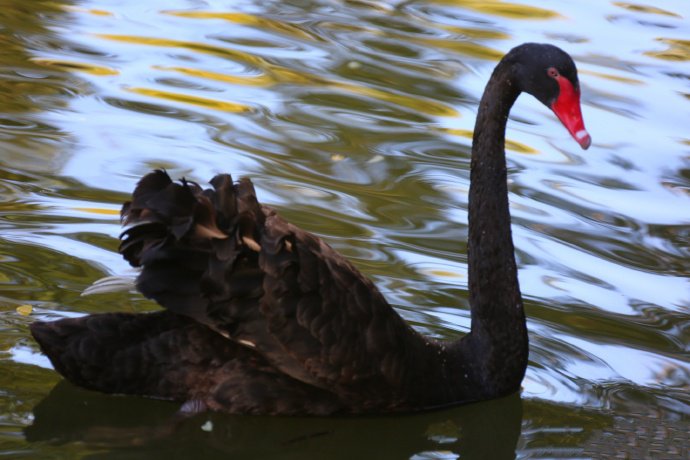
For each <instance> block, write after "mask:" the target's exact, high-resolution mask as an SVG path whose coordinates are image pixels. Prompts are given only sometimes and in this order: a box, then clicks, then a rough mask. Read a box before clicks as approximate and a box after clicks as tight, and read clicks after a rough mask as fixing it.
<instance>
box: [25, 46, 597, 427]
mask: <svg viewBox="0 0 690 460" xmlns="http://www.w3.org/2000/svg"><path fill="white" fill-rule="evenodd" d="M523 90H525V91H528V92H530V93H532V94H534V95H535V96H536V97H538V98H539V99H540V100H542V102H544V103H545V104H547V105H549V106H550V107H552V108H553V109H554V111H555V112H556V114H557V115H558V116H559V118H560V119H561V120H562V121H563V123H564V124H565V125H566V127H567V128H568V129H569V130H570V132H571V134H573V136H574V137H575V138H576V139H577V140H578V142H580V144H581V145H582V146H583V148H587V147H588V146H589V135H587V133H586V131H584V126H583V124H582V119H581V115H580V107H579V87H578V81H577V74H576V71H575V66H574V64H573V62H572V60H571V59H570V57H569V56H568V55H567V54H565V53H564V52H563V51H561V50H559V49H558V48H555V47H553V46H549V45H536V44H527V45H522V46H520V47H517V48H515V49H513V50H512V51H511V52H510V53H509V54H508V55H506V57H505V58H504V59H503V60H502V61H501V62H500V63H499V64H498V66H497V67H496V70H495V71H494V73H493V75H492V77H491V80H490V82H489V84H488V85H487V89H486V91H485V93H484V96H483V98H482V101H481V104H480V108H479V113H478V115H477V125H476V128H475V135H474V142H473V149H472V172H471V187H470V204H469V224H470V228H469V254H468V256H469V288H470V304H471V310H472V330H471V332H470V333H469V334H467V335H466V336H465V337H463V338H461V339H460V340H457V341H453V342H437V341H434V340H431V339H429V338H426V337H424V336H422V335H420V334H419V333H417V332H416V331H414V330H413V329H412V328H411V327H410V326H409V325H408V324H406V323H405V322H404V321H403V320H402V318H401V317H400V316H398V314H397V313H396V312H395V311H394V310H393V308H391V306H390V305H389V304H388V303H387V302H386V300H385V299H384V298H383V296H382V295H381V293H380V292H379V291H378V290H377V289H376V287H375V286H374V285H373V284H372V283H371V282H370V281H369V280H368V279H367V278H365V277H364V276H363V275H362V274H361V273H360V272H359V271H358V270H357V269H356V268H355V267H354V266H353V265H352V264H350V263H349V262H348V261H347V260H346V259H345V258H343V257H342V256H341V255H339V254H338V253H336V252H335V251H334V250H333V249H332V248H331V247H330V246H328V245H327V244H326V243H325V242H323V241H322V240H320V239H319V238H317V237H315V236H314V235H312V234H310V233H307V232H305V231H303V230H301V229H299V228H297V227H295V226H293V225H291V224H289V223H287V222H286V221H285V220H283V219H282V218H281V217H280V216H279V215H278V214H277V213H276V212H275V211H274V210H272V209H271V208H268V207H266V206H262V205H260V204H259V203H258V201H257V200H256V196H255V193H254V188H253V186H252V184H251V182H250V181H249V180H246V179H243V180H241V181H240V182H239V183H237V184H233V182H232V179H231V178H230V176H227V175H219V176H216V177H215V178H214V179H213V180H212V181H211V184H212V186H213V188H212V189H208V190H202V189H201V188H200V187H199V186H198V185H196V184H193V183H189V182H185V181H182V182H181V183H174V182H172V181H171V180H170V178H169V177H168V176H167V174H166V173H164V172H162V171H156V172H153V173H151V174H149V175H147V176H146V177H144V178H143V179H142V180H141V181H140V182H139V184H138V186H137V188H136V190H135V191H134V194H133V197H132V201H131V202H128V203H126V204H125V205H124V207H123V210H122V216H123V221H124V222H125V223H126V224H129V227H128V229H127V230H126V231H125V232H124V234H123V237H122V243H121V245H120V252H121V253H122V254H123V256H124V257H125V258H126V259H127V260H128V261H129V262H130V263H131V264H132V265H134V266H140V267H142V268H143V270H142V273H141V275H140V276H139V278H138V281H137V287H138V289H139V290H140V291H141V292H142V293H143V294H144V295H145V296H147V297H149V298H152V299H154V300H156V301H157V302H158V303H159V304H160V305H162V306H163V307H165V310H163V311H159V312H155V313H148V314H125V313H109V314H99V315H90V316H86V317H82V318H76V319H63V320H60V321H56V322H50V323H45V322H38V321H37V322H35V323H33V324H32V326H31V330H32V333H33V335H34V337H35V338H36V340H37V341H38V342H39V344H40V345H41V348H42V350H43V351H44V352H45V353H46V354H47V355H48V357H49V358H50V360H51V361H52V363H53V365H54V366H55V369H56V370H57V371H58V372H60V373H61V374H63V375H64V376H65V377H66V378H67V379H69V380H70V381H72V382H74V383H75V384H77V385H80V386H83V387H86V388H90V389H94V390H98V391H104V392H108V393H122V394H136V395H143V396H150V397H156V398H164V399H171V400H177V401H184V402H186V403H187V405H186V407H187V408H188V409H194V410H199V409H211V410H219V411H226V412H231V413H254V414H257V413H263V414H314V415H326V414H334V413H380V412H394V411H414V410H422V409H430V408H436V407H443V406H447V405H451V404H458V403H464V402H469V401H477V400H482V399H488V398H494V397H498V396H502V395H506V394H509V393H512V392H514V391H517V390H518V388H519V386H520V382H521V380H522V378H523V376H524V373H525V369H526V367H527V357H528V343H527V329H526V325H525V317H524V311H523V307H522V301H521V297H520V291H519V287H518V281H517V269H516V265H515V259H514V254H513V243H512V238H511V232H510V215H509V210H508V194H507V185H506V164H505V153H504V149H503V145H504V135H505V126H506V122H507V118H508V112H509V110H510V107H511V106H512V104H513V102H514V101H515V99H516V98H517V96H518V94H519V93H520V92H521V91H523ZM559 104H560V105H559Z"/></svg>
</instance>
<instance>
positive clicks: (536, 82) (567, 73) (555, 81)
mask: <svg viewBox="0 0 690 460" xmlns="http://www.w3.org/2000/svg"><path fill="white" fill-rule="evenodd" d="M506 59H508V60H509V61H510V62H511V63H512V66H513V69H514V72H515V73H514V75H515V76H516V82H517V84H518V85H519V87H520V90H522V91H525V92H527V93H530V94H531V95H533V96H534V97H536V98H537V99H539V100H540V101H541V102H542V103H543V104H544V105H545V106H547V107H548V108H550V109H551V110H553V112H554V113H555V114H556V116H557V117H558V119H559V120H561V123H563V126H565V128H566V129H567V130H568V132H569V133H570V135H571V136H573V138H574V139H575V140H576V141H577V142H578V143H579V144H580V146H581V147H582V148H583V149H587V148H588V147H589V145H590V144H591V143H592V138H591V137H590V136H589V133H588V132H587V130H586V129H585V122H584V121H583V119H582V111H581V109H580V83H579V82H578V79H577V69H576V68H575V63H574V62H573V60H572V58H571V57H570V56H569V55H568V53H566V52H565V51H563V50H562V49H560V48H557V47H555V46H553V45H546V44H540V43H525V44H524V45H520V46H518V47H515V48H513V49H512V50H511V51H510V53H508V54H507V55H506Z"/></svg>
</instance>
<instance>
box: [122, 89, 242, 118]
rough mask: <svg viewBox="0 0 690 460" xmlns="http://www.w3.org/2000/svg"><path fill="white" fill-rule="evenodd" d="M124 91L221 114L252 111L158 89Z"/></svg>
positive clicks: (208, 99)
mask: <svg viewBox="0 0 690 460" xmlns="http://www.w3.org/2000/svg"><path fill="white" fill-rule="evenodd" d="M125 90H127V91H129V92H131V93H136V94H141V95H144V96H149V97H155V98H159V99H166V100H169V101H174V102H182V103H184V104H191V105H196V106H198V107H203V108H206V109H213V110H220V111H222V112H232V113H241V112H249V111H251V110H252V108H251V107H250V106H248V105H245V104H240V103H237V102H229V101H219V100H217V99H211V98H206V97H199V96H192V95H189V94H181V93H173V92H171V91H162V90H159V89H152V88H137V87H134V88H125Z"/></svg>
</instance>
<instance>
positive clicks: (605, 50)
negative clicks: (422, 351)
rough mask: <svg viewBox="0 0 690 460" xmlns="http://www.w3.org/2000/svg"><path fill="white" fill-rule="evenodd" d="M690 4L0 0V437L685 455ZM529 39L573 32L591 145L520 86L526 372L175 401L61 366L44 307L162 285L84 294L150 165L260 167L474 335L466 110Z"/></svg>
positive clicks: (11, 450) (86, 450)
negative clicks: (330, 394) (279, 413)
mask: <svg viewBox="0 0 690 460" xmlns="http://www.w3.org/2000/svg"><path fill="white" fill-rule="evenodd" d="M689 19H690V5H688V4H687V2H686V1H684V0H667V1H665V2H662V4H661V6H651V5H647V4H644V3H630V2H611V1H608V2H601V1H595V0H585V1H580V2H567V1H551V2H546V1H533V2H520V1H515V2H508V1H481V2H479V1H467V0H466V1H460V2H451V1H445V0H437V1H433V0H428V1H421V0H420V1H406V2H383V1H381V2H379V1H366V0H365V1H325V0H323V1H319V0H299V1H298V0H292V1H250V0H247V1H238V2H214V1H191V0H189V1H183V0H173V1H166V2H161V1H146V2H126V1H120V2H99V1H95V0H94V1H38V0H35V1H33V2H30V3H27V2H24V1H20V0H8V1H6V2H4V4H3V7H2V8H1V9H0V44H1V45H2V48H3V52H2V53H0V149H1V151H2V154H1V155H0V196H2V199H0V260H1V261H2V263H1V264H0V408H2V410H1V411H0V456H6V457H11V458H21V457H27V458H36V457H46V456H51V457H53V458H75V457H85V456H93V457H94V458H111V457H115V458H165V457H170V456H175V455H178V456H184V455H185V453H187V454H189V455H191V454H198V453H202V454H205V455H206V456H208V457H214V456H219V457H220V456H227V455H229V454H232V455H235V456H237V457H243V458H244V457H247V458H257V457H261V458H264V457H281V458H283V457H286V456H287V457H294V458H307V457H313V458H340V457H342V458H352V456H353V455H359V456H363V457H370V458H415V459H419V458H513V457H517V458H605V457H606V455H611V456H613V455H616V454H619V453H627V454H628V455H629V456H630V457H631V458H644V456H645V455H647V454H648V455H649V456H650V458H679V459H680V458H688V457H689V456H690V452H689V450H688V449H689V447H688V446H690V396H689V394H690V393H689V391H690V384H689V383H688V382H690V345H689V343H690V282H689V280H688V274H689V272H690V263H689V262H688V260H690V244H688V240H689V239H690V131H689V130H688V120H689V119H690V22H689ZM525 41H539V42H550V43H553V44H555V45H558V46H560V47H562V48H564V49H565V50H567V51H568V52H569V53H570V54H571V55H572V56H573V57H574V59H575V61H576V63H577V65H578V68H579V70H580V80H581V85H582V99H583V100H582V102H583V113H584V117H585V121H586V124H587V127H588V129H589V131H590V133H591V134H592V137H593V140H594V143H593V145H592V147H591V148H590V150H588V151H586V152H583V151H581V150H580V148H579V146H578V145H577V144H576V143H575V142H573V141H572V139H570V138H569V135H568V134H567V132H566V131H565V130H564V129H563V128H562V127H561V126H560V124H559V122H558V121H557V120H556V119H555V117H553V115H552V114H551V113H550V112H549V110H547V109H546V108H544V107H542V106H541V105H540V104H539V103H538V102H537V101H535V100H533V99H531V98H530V97H528V96H523V97H522V98H520V99H519V101H518V103H517V104H516V106H515V107H514V109H513V112H512V116H511V120H510V123H509V129H508V134H507V137H508V164H509V172H510V184H509V189H510V200H511V212H512V215H513V234H514V238H515V246H516V251H517V257H518V265H519V270H520V283H521V288H522V291H523V294H524V298H525V302H526V308H527V314H528V317H529V320H528V328H529V331H530V341H531V354H530V366H529V369H528V371H527V376H526V378H525V381H524V383H523V391H522V393H521V395H520V397H513V398H507V399H505V400H499V401H494V402H489V403H482V404H476V405H471V406H467V407H460V408H457V409H454V410H451V411H441V412H436V413H429V414H422V415H418V416H409V417H373V418H365V419H355V420H352V419H334V420H330V419H329V420H327V421H324V420H313V419H271V418H262V417H228V416H222V415H217V414H214V415H203V416H200V417H198V418H195V419H192V420H186V421H177V420H175V419H174V417H173V414H174V412H175V410H176V409H177V407H176V406H175V405H174V404H168V403H161V402H155V401H146V400H141V399H138V398H116V397H104V396H100V395H96V394H93V393H90V392H86V391H82V390H78V389H74V388H72V387H70V386H69V385H66V384H64V383H63V384H60V385H58V386H55V385H56V383H57V382H58V381H59V380H60V378H59V377H58V375H57V374H56V373H55V372H54V371H53V370H52V369H51V368H50V365H49V363H48V361H47V360H46V359H45V358H44V357H42V356H40V355H39V354H38V352H37V346H36V344H35V343H34V342H33V341H32V340H31V339H30V338H29V334H28V324H30V322H31V321H33V320H35V319H53V318H58V317H64V316H74V315H81V314H84V313H91V312H99V311H144V310H150V309H154V308H156V307H155V305H152V304H151V303H149V302H147V301H145V300H144V299H142V298H141V297H140V296H138V295H136V294H109V295H106V296H100V297H80V293H81V291H82V290H83V289H84V288H85V287H86V286H88V285H89V284H90V283H91V282H92V281H94V280H95V279H97V278H99V277H102V276H105V275H110V274H117V275H121V274H127V273H129V268H128V266H127V264H126V263H125V262H124V261H123V260H121V258H120V256H119V255H118V254H117V252H116V247H117V240H116V237H117V235H118V234H119V231H120V227H119V222H118V212H119V207H120V204H121V202H122V201H123V200H125V199H126V198H127V196H128V193H129V192H130V191H131V190H132V189H133V187H134V185H135V183H136V181H137V180H138V178H139V177H140V176H141V175H143V174H145V173H146V172H147V171H149V170H150V169H152V168H166V169H167V170H168V171H169V173H170V174H171V175H172V176H177V177H180V176H186V177H188V178H190V179H193V180H197V181H199V182H204V181H206V180H208V179H209V178H210V177H211V176H212V175H213V174H215V173H219V172H231V173H232V174H233V175H234V177H240V176H245V175H246V176H251V177H252V179H253V181H254V183H255V184H256V186H257V189H258V193H259V196H260V199H261V200H262V201H263V202H265V203H268V204H271V205H273V206H274V207H276V208H277V209H279V211H280V212H281V213H282V214H283V215H284V216H285V217H287V218H288V219H289V220H290V221H292V222H293V223H295V224H297V225H300V226H302V227H303V228H305V229H308V230H310V231H312V232H315V233H317V234H319V235H320V236H322V237H323V238H325V239H326V240H327V241H328V242H329V243H330V244H331V245H333V246H334V247H335V248H336V249H338V250H339V251H341V252H343V253H344V254H346V255H347V257H349V258H350V259H351V260H352V261H353V262H354V263H355V264H356V265H357V266H358V267H359V268H360V269H361V270H362V271H364V272H365V273H366V274H367V275H369V276H370V277H372V279H374V280H375V282H376V283H377V285H378V286H379V287H380V288H381V290H382V291H383V292H384V293H385V295H386V297H387V298H388V300H389V301H390V302H391V303H392V304H393V305H394V306H395V307H396V309H397V310H398V311H399V312H400V314H401V315H403V316H404V317H405V318H406V319H407V320H409V321H410V322H411V323H412V324H413V325H414V326H415V327H416V328H417V329H418V330H420V331H423V332H424V333H427V334H430V335H433V336H435V337H439V338H449V339H450V338H455V337H458V336H459V335H461V334H463V333H466V332H467V331H468V330H469V311H468V305H467V300H466V299H467V275H466V269H467V257H466V253H465V250H466V239H467V191H468V187H469V152H470V143H471V131H472V128H473V124H474V117H475V114H476V109H477V102H478V100H479V97H480V96H481V91H482V89H483V86H484V84H485V83H486V81H487V79H488V77H489V75H490V73H491V70H492V69H493V66H494V65H495V63H496V62H497V60H498V59H499V58H500V56H502V55H503V54H504V53H505V52H507V51H508V50H509V49H510V48H512V47H513V46H515V45H517V44H519V43H522V42H525ZM25 306H30V307H31V309H30V310H31V311H30V313H29V314H28V315H24V314H22V313H27V312H29V311H28V309H27V307H25ZM54 387H55V388H54ZM207 421H211V422H212V426H213V429H212V430H211V431H204V430H202V429H201V427H202V426H207V425H205V424H206V422H207ZM482 456H483V457H482Z"/></svg>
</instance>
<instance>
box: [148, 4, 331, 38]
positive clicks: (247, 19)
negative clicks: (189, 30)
mask: <svg viewBox="0 0 690 460" xmlns="http://www.w3.org/2000/svg"><path fill="white" fill-rule="evenodd" d="M161 13H162V14H168V15H171V16H177V17H182V18H192V19H220V20H223V21H229V22H232V23H235V24H241V25H244V26H253V27H256V28H259V29H264V30H269V31H271V32H278V33H281V34H286V35H290V36H293V37H295V38H300V39H304V40H312V41H321V39H320V38H319V37H318V36H317V35H314V34H312V33H310V32H308V31H307V30H306V29H305V28H302V27H299V26H298V25H295V24H290V23H287V22H283V21H278V20H275V19H269V18H265V17H262V16H257V15H254V14H248V13H237V12H214V11H162V12H161Z"/></svg>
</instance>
